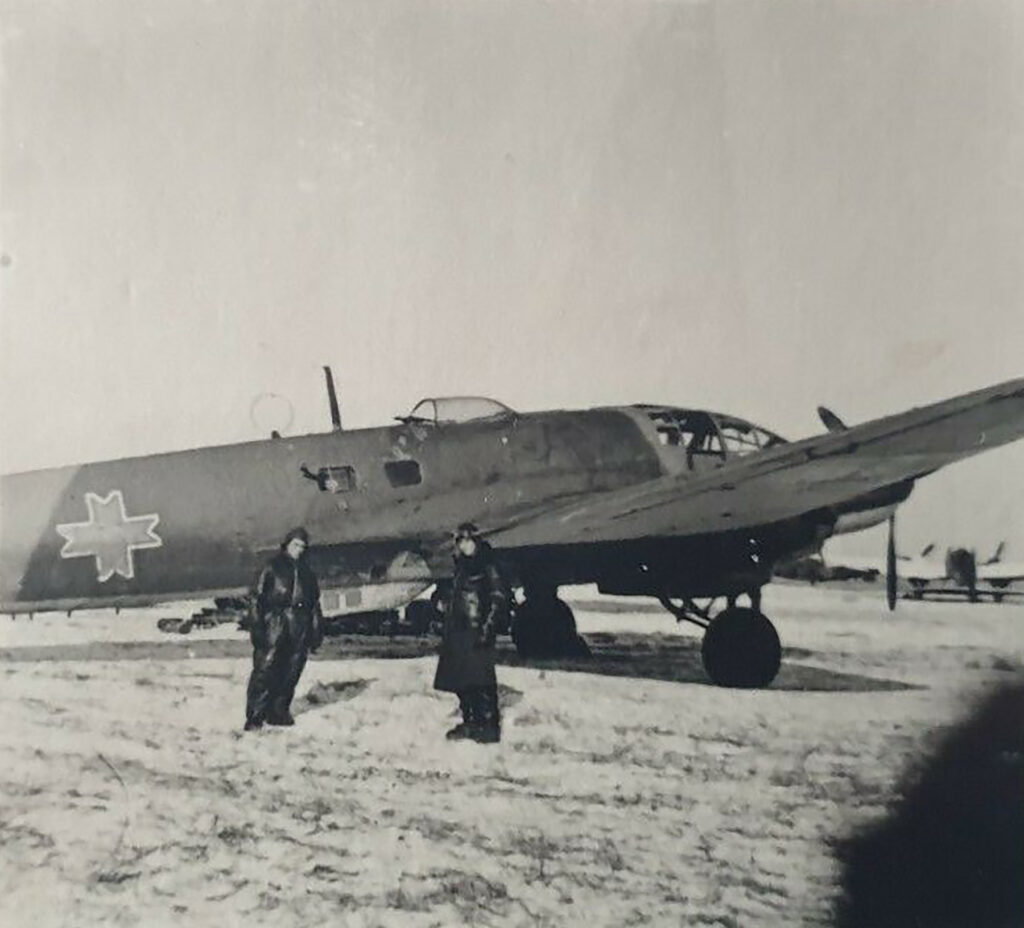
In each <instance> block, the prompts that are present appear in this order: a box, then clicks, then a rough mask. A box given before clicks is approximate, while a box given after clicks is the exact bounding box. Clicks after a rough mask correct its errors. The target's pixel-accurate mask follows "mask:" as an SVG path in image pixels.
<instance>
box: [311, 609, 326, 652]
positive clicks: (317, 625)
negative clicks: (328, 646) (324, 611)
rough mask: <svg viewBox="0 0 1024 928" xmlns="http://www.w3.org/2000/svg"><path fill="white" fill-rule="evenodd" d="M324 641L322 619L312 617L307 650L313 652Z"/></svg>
mask: <svg viewBox="0 0 1024 928" xmlns="http://www.w3.org/2000/svg"><path fill="white" fill-rule="evenodd" d="M323 643H324V621H323V619H321V618H315V619H313V629H312V632H311V634H310V638H309V650H310V651H312V652H313V653H314V654H315V653H316V652H317V651H319V650H320V645H322V644H323Z"/></svg>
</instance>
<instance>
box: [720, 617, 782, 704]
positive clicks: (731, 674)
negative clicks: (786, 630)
mask: <svg viewBox="0 0 1024 928" xmlns="http://www.w3.org/2000/svg"><path fill="white" fill-rule="evenodd" d="M700 653H701V658H702V659H703V662H704V670H705V672H706V673H707V675H708V676H709V677H710V678H711V681H712V682H713V683H715V684H716V685H718V686H732V687H738V688H741V689H757V688H760V687H764V686H768V684H769V683H771V682H772V680H774V679H775V675H776V674H777V673H778V672H779V667H780V666H781V664H782V645H781V643H780V642H779V634H778V632H777V631H776V630H775V626H774V625H772V623H771V622H770V621H769V620H768V618H767V617H766V616H764V615H763V614H762V613H760V612H758V611H756V610H754V609H744V608H741V607H738V606H734V607H733V608H731V609H726V610H724V611H723V612H721V613H720V614H719V615H717V616H716V617H715V618H714V619H712V621H711V624H710V625H709V626H708V628H707V630H706V631H705V632H704V642H703V644H702V645H701V650H700Z"/></svg>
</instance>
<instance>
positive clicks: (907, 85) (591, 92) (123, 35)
mask: <svg viewBox="0 0 1024 928" xmlns="http://www.w3.org/2000/svg"><path fill="white" fill-rule="evenodd" d="M0 11H2V16H0V27H2V31H3V32H2V34H3V44H2V67H3V82H2V99H0V119H2V124H0V125H2V143H0V158H2V161H0V197H2V202H0V210H2V227H0V234H2V243H0V246H2V253H3V257H2V259H0V301H2V302H0V306H2V316H0V326H2V328H0V350H2V355H0V397H2V401H0V470H2V471H3V472H10V471H14V470H23V469H28V468H33V467H41V466H49V465H56V464H64V463H74V462H78V461H83V460H95V459H101V458H108V457H116V456H122V455H128V454H140V453H145V452H148V451H157V450H169V449H177V448H184V447H192V446H196V445H202V444H210V443H225V442H230V441H238V440H244V439H249V438H254V437H259V436H261V435H263V434H265V433H266V430H267V428H268V427H269V426H270V425H287V420H288V419H291V420H292V421H291V424H290V426H288V428H289V429H290V431H292V432H304V431H311V430H319V429H322V428H324V427H326V425H327V422H328V420H327V407H326V402H325V399H324V395H323V388H322V382H321V379H320V371H319V366H320V365H321V364H331V365H333V367H334V370H335V374H336V377H337V379H338V381H339V387H340V390H341V402H342V411H343V415H344V416H345V419H346V424H347V425H349V426H366V425H375V424H382V423H384V422H386V421H388V419H389V418H390V417H391V416H393V415H395V414H400V413H403V412H405V411H407V410H408V409H409V408H410V407H411V406H412V405H413V404H414V402H415V401H416V400H417V399H418V398H419V397H421V396H425V395H438V394H447V393H480V394H490V395H494V396H496V397H498V398H500V399H502V400H504V401H505V402H506V403H508V404H509V405H511V406H514V407H516V408H519V409H523V410H530V409H549V408H558V407H577V406H592V405H601V404H610V403H624V402H636V401H654V402H670V403H674V404H678V405H696V406H707V407H711V408H716V409H722V410H728V411H730V412H734V413H736V414H739V415H743V416H745V417H747V418H750V419H753V420H754V421H757V422H761V423H763V424H765V425H767V426H769V427H771V428H773V429H775V430H777V431H779V432H781V433H783V434H785V435H787V436H789V437H802V436H805V435H807V434H810V433H812V432H814V431H818V430H820V425H819V423H818V421H817V418H816V416H815V413H814V409H815V407H816V406H817V405H818V404H819V403H826V404H827V405H830V406H832V407H833V408H834V409H835V410H836V411H837V412H838V413H839V414H840V415H841V416H843V417H844V418H846V419H847V420H848V421H852V422H857V421H862V420H864V419H868V418H872V417H875V416H877V415H882V414H886V413H889V412H894V411H898V410H900V409H902V408H905V407H907V406H910V405H918V404H922V403H925V402H930V401H933V400H937V399H941V398H944V397H946V396H949V395H953V394H955V393H959V392H962V391H964V390H968V389H972V388H975V387H980V386H983V385H986V384H990V383H995V382H998V381H1001V380H1005V379H1008V378H1011V377H1017V376H1022V375H1024V305H1022V304H1024V299H1022V295H1024V257H1022V256H1024V54H1022V52H1024V4H1021V3H1019V2H1017V0H1004V2H994V0H993V2H983V0H974V2H970V3H967V2H960V3H934V2H911V0H904V2H884V3H883V2H861V0H850V2H826V0H821V2H812V0H799V2H785V0H775V2H772V3H760V2H731V0H730V2H719V3H712V2H707V3H704V2H700V3H697V2H644V0H630V2H620V3H612V2H593V3H578V2H577V3H573V2H560V3H554V2H545V3H539V2H530V0H509V2H500V0H479V2H430V0H370V2H365V3H360V2H309V0H293V2H288V3H283V2H256V0H252V2H228V0H224V2H211V3H206V2H188V0H185V2H183V0H173V2H172V0H161V2H145V0H104V2H87V0H85V2H83V0H74V2H46V0H31V2H14V0H0ZM266 393H273V394H276V395H278V396H282V397H287V399H288V402H289V403H290V404H291V407H292V409H293V414H291V415H288V404H287V403H285V401H283V400H278V401H268V400H266V399H264V400H262V401H258V402H257V403H256V408H255V410H256V411H255V415H253V413H252V410H253V403H254V401H255V400H256V399H257V397H259V396H260V395H261V394H266ZM269 420H274V421H272V422H271V421H269ZM901 535H902V537H903V539H904V542H905V546H906V547H908V548H910V547H919V546H921V545H923V544H924V543H925V542H926V541H929V540H935V541H938V542H939V543H940V545H945V544H948V543H953V542H964V543H968V544H974V545H978V546H979V547H980V548H982V549H987V548H989V547H992V546H994V543H995V542H996V541H997V540H999V539H1001V538H1007V539H1009V540H1010V542H1011V544H1012V545H1013V547H1014V548H1015V549H1016V554H1017V556H1018V558H1019V559H1021V560H1024V447H1022V446H1014V447H1012V448H1009V449H1005V450H1002V451H997V452H993V453H992V454H990V455H986V456H984V457H982V458H979V459H976V460H975V461H973V462H968V463H966V464H962V465H959V466H958V467H955V468H953V469H951V470H949V471H946V472H943V473H942V474H939V475H936V476H935V477H932V478H929V479H928V480H926V481H923V482H922V483H921V485H920V486H919V487H918V490H917V491H916V492H915V496H914V498H913V499H912V501H911V502H910V503H909V504H908V505H907V506H906V507H904V516H903V519H902V524H901ZM865 546H866V549H867V550H871V548H872V547H876V548H877V547H880V544H879V542H877V540H875V539H867V540H864V539H862V540H861V542H860V550H865ZM1010 553H1011V554H1012V553H1013V550H1012V549H1011V552H1010Z"/></svg>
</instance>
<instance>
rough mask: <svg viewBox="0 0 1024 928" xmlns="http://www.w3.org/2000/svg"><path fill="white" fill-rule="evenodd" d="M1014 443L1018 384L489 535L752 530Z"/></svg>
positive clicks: (562, 539)
mask: <svg viewBox="0 0 1024 928" xmlns="http://www.w3.org/2000/svg"><path fill="white" fill-rule="evenodd" d="M1021 437H1024V378H1022V379H1018V380H1012V381H1008V382H1006V383H1003V384H999V385H998V386H994V387H989V388H987V389H984V390H978V391H976V392H973V393H967V394H964V395H962V396H958V397H954V398H953V399H949V400H945V401H943V402H940V403H935V404H933V405H930V406H925V407H921V408H916V409H911V410H909V411H907V412H903V413H899V414H897V415H894V416H888V417H886V418H883V419H876V420H873V421H871V422H866V423H864V424H862V425H859V426H856V427H854V428H850V429H848V430H847V431H844V432H831V433H827V434H825V435H819V436H816V437H813V438H808V439H805V440H803V441H799V442H794V443H792V444H786V445H780V446H778V447H776V448H772V449H768V450H766V451H763V452H760V453H758V454H753V455H749V456H747V457H745V458H742V459H739V460H737V461H734V462H727V463H724V464H723V466H722V467H721V468H719V469H717V470H715V471H712V472H711V473H705V474H702V475H700V476H694V475H691V474H681V475H674V476H667V477H662V478H659V479H658V480H653V481H649V482H647V483H644V484H640V485H638V486H632V487H626V488H622V489H618V490H612V491H610V492H608V493H603V494H601V495H599V496H591V497H589V498H588V499H584V500H579V501H575V502H570V503H566V504H563V505H562V506H560V507H557V508H555V509H549V510H547V511H546V512H545V513H543V514H541V515H534V516H532V517H529V518H527V519H525V520H523V521H521V522H518V523H515V524H512V525H508V526H506V527H504V528H501V529H498V530H496V531H494V532H491V533H489V537H490V538H491V540H492V541H493V542H494V544H496V545H498V546H500V547H504V548H517V547H528V546H535V545H562V544H583V543H596V542H610V541H625V540H629V539H635V538H643V537H651V536H662V537H668V536H676V537H678V536H687V535H702V534H710V533H719V532H729V531H735V530H740V529H753V528H755V527H757V526H763V525H769V524H772V523H775V522H780V521H783V520H786V519H792V518H796V517H799V516H801V515H803V514H805V513H810V512H813V511H815V510H819V509H823V508H826V507H830V506H837V505H840V504H842V503H845V502H849V501H851V500H853V499H855V498H857V497H858V496H861V495H862V494H864V493H868V492H870V491H872V490H877V489H880V488H882V487H886V486H889V485H890V484H894V483H898V482H900V481H903V480H908V479H913V478H917V477H921V476H924V475H925V474H930V473H931V472H933V471H935V470H937V469H938V468H940V467H944V466H946V465H947V464H952V463H954V462H955V461H959V460H962V459H963V458H967V457H971V456H972V455H975V454H980V453H981V452H983V451H988V450H990V449H992V448H996V447H999V446H1000V445H1004V444H1007V443H1008V442H1011V441H1015V440H1016V439H1018V438H1021Z"/></svg>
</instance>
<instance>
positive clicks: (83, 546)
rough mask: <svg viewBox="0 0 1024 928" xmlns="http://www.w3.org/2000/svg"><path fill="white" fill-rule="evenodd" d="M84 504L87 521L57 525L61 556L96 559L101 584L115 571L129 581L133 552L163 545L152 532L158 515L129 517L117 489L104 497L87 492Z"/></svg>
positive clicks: (131, 576)
mask: <svg viewBox="0 0 1024 928" xmlns="http://www.w3.org/2000/svg"><path fill="white" fill-rule="evenodd" d="M85 505H86V506H87V507H88V509H89V520H88V521H87V522H65V523H63V524H62V525H58V526H57V532H58V534H60V535H61V536H62V537H63V538H64V539H65V543H64V547H63V548H61V549H60V556H61V557H64V558H70V557H94V558H96V575H97V577H98V578H99V581H100V583H105V582H106V581H107V580H109V579H110V578H111V577H113V576H114V574H120V575H121V576H122V577H124V578H125V579H126V580H131V579H132V578H133V577H134V576H135V561H134V557H133V552H134V551H137V550H141V549H143V548H159V547H161V546H162V545H163V539H162V538H161V537H160V536H159V535H157V533H156V532H154V531H153V529H154V528H156V526H157V523H158V522H159V521H160V516H158V515H157V514H156V513H151V514H150V515H145V516H132V517H131V518H129V517H128V514H127V513H126V512H125V510H124V497H123V496H122V495H121V491H120V490H111V491H110V493H109V494H108V495H107V496H106V497H101V496H99V495H98V494H96V493H86V494H85Z"/></svg>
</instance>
